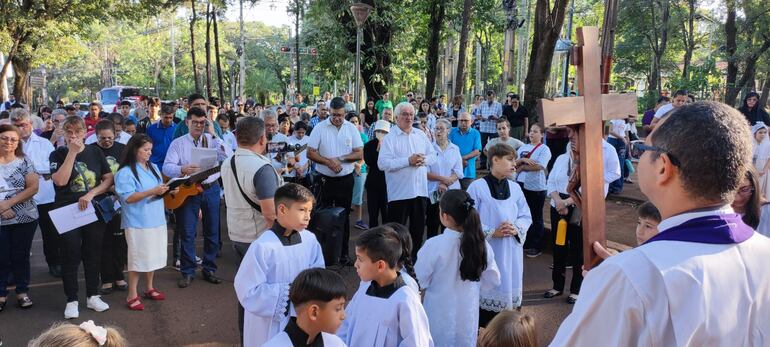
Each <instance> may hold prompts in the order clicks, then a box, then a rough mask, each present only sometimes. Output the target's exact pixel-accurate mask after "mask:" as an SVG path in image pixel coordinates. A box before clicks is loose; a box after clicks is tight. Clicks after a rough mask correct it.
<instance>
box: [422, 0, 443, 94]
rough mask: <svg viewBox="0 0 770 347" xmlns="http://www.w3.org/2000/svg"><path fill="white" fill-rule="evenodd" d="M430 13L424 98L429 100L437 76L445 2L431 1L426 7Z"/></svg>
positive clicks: (441, 0) (434, 87) (440, 0)
mask: <svg viewBox="0 0 770 347" xmlns="http://www.w3.org/2000/svg"><path fill="white" fill-rule="evenodd" d="M428 11H429V13H430V20H429V22H428V23H429V24H428V25H429V28H430V32H429V34H428V52H427V55H426V57H425V58H426V59H425V60H426V62H427V63H428V69H427V70H426V71H425V97H426V98H430V97H431V96H433V92H434V91H435V89H436V76H437V74H438V56H439V42H440V41H441V29H442V28H443V27H444V25H445V23H444V18H445V15H446V0H431V2H430V6H429V7H428Z"/></svg>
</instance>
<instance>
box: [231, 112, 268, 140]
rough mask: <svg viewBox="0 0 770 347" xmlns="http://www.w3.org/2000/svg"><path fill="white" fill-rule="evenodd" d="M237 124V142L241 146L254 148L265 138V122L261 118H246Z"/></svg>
mask: <svg viewBox="0 0 770 347" xmlns="http://www.w3.org/2000/svg"><path fill="white" fill-rule="evenodd" d="M235 124H236V125H235V140H236V141H237V142H238V144H239V145H243V146H253V145H254V144H256V143H257V142H259V139H261V138H262V136H265V121H263V120H262V119H260V118H259V117H245V118H242V119H239V120H238V121H237V122H236V123H235Z"/></svg>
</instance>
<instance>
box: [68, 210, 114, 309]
mask: <svg viewBox="0 0 770 347" xmlns="http://www.w3.org/2000/svg"><path fill="white" fill-rule="evenodd" d="M103 235H104V223H102V222H101V221H96V222H93V223H91V224H88V225H84V226H82V227H80V228H77V229H74V230H71V231H68V232H66V233H64V234H62V235H61V239H60V241H61V250H62V276H61V277H62V284H63V285H64V294H65V295H66V296H67V302H72V301H77V300H78V290H79V288H78V268H79V267H80V262H81V261H82V262H83V270H84V272H85V275H86V296H94V295H97V294H99V266H100V263H101V256H102V238H103Z"/></svg>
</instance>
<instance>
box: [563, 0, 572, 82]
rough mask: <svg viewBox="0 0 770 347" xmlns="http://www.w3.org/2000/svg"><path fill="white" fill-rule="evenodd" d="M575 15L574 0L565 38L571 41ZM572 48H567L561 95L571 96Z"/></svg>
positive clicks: (570, 9)
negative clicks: (570, 66)
mask: <svg viewBox="0 0 770 347" xmlns="http://www.w3.org/2000/svg"><path fill="white" fill-rule="evenodd" d="M574 15H575V0H572V4H571V5H570V8H569V21H568V22H567V34H566V35H565V38H564V39H565V40H567V41H571V39H572V17H574ZM571 53H572V50H571V49H570V50H567V53H566V54H565V55H564V74H563V76H562V81H561V96H569V81H568V80H569V60H570V54H571Z"/></svg>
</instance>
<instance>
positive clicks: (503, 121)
mask: <svg viewBox="0 0 770 347" xmlns="http://www.w3.org/2000/svg"><path fill="white" fill-rule="evenodd" d="M502 123H505V124H506V125H508V126H509V127H510V126H511V122H509V121H508V119H507V118H498V119H497V123H496V124H502Z"/></svg>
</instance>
